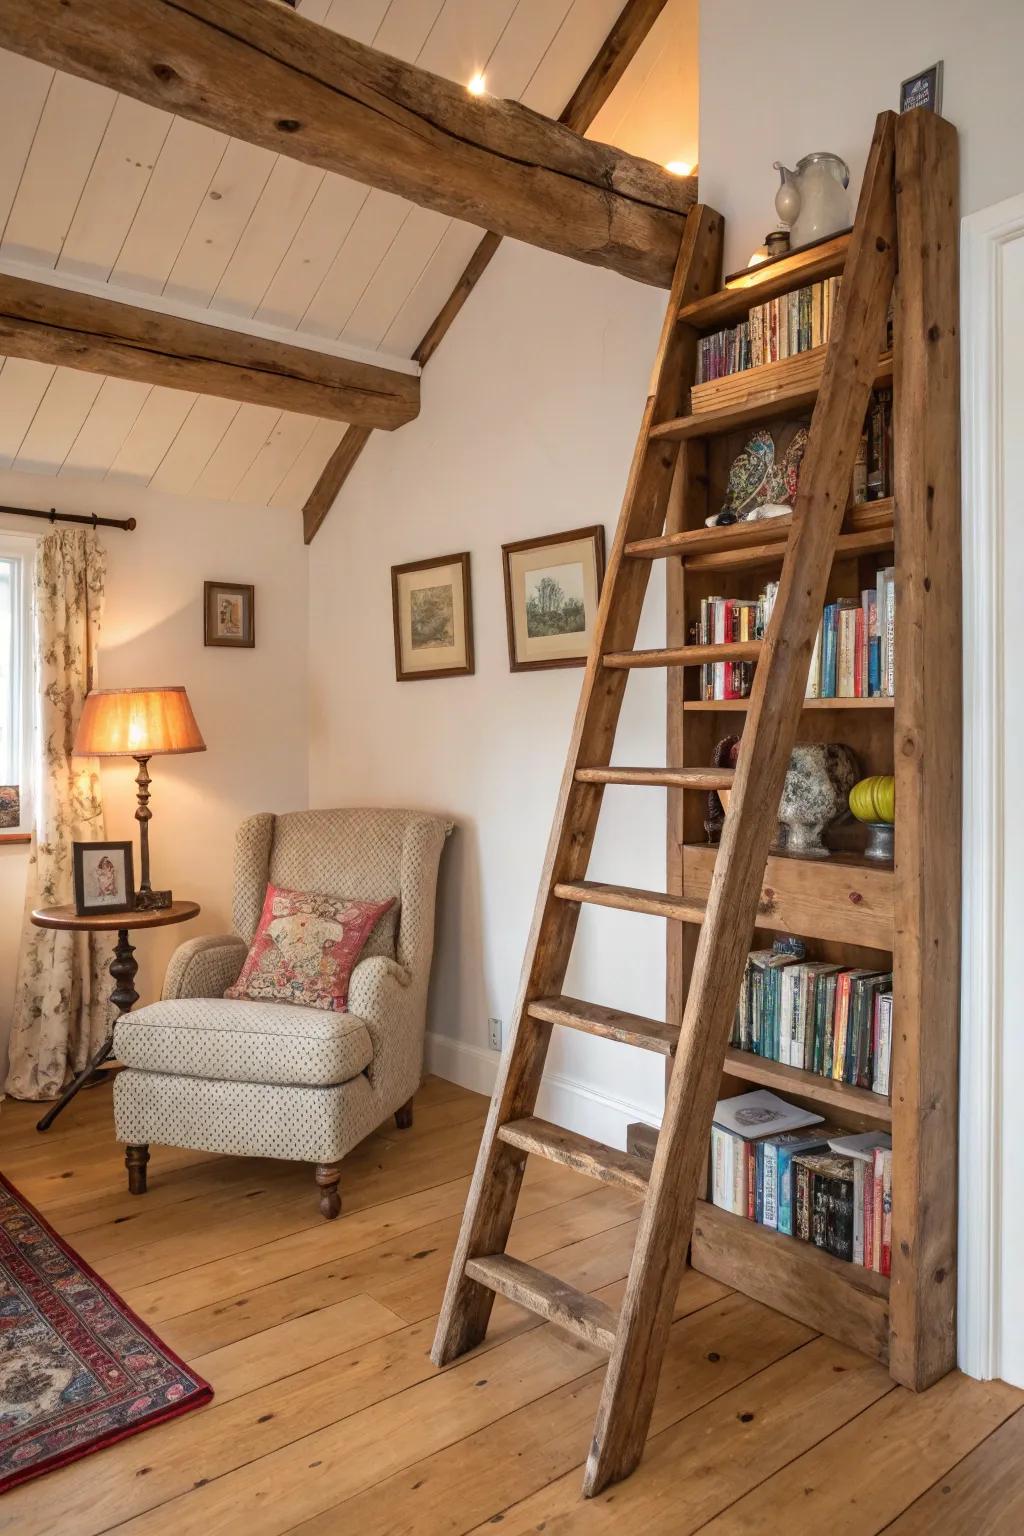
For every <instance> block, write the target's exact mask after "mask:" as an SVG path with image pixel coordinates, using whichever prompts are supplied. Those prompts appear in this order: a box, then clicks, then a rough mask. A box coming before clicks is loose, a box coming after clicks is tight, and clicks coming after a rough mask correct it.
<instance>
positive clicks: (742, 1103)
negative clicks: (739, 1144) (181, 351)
mask: <svg viewBox="0 0 1024 1536" xmlns="http://www.w3.org/2000/svg"><path fill="white" fill-rule="evenodd" d="M824 1119H825V1117H824V1115H816V1114H813V1113H812V1112H811V1111H810V1110H809V1109H800V1108H799V1106H798V1105H796V1104H788V1103H787V1102H786V1100H785V1099H782V1098H780V1097H779V1095H778V1094H777V1093H772V1092H771V1090H770V1089H768V1088H758V1089H755V1090H754V1091H753V1092H752V1093H740V1094H737V1095H735V1096H734V1097H733V1098H729V1099H719V1101H718V1103H717V1104H716V1105H715V1113H714V1116H713V1123H714V1124H715V1125H716V1126H718V1127H719V1128H720V1129H721V1130H724V1131H728V1132H730V1133H731V1134H732V1135H734V1136H738V1137H742V1138H747V1137H751V1138H754V1137H758V1136H776V1135H778V1134H779V1133H780V1132H781V1131H796V1130H800V1129H802V1128H803V1127H804V1126H807V1125H821V1124H822V1123H823V1121H824Z"/></svg>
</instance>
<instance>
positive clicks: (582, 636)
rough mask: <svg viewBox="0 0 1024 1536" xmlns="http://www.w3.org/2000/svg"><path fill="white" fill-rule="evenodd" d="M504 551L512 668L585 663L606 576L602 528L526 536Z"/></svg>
mask: <svg viewBox="0 0 1024 1536" xmlns="http://www.w3.org/2000/svg"><path fill="white" fill-rule="evenodd" d="M501 553H502V558H503V560H504V563H505V617H506V620H507V623H508V662H509V666H510V668H511V669H512V671H513V672H528V671H535V670H537V669H539V668H541V667H582V666H584V665H585V664H586V660H587V655H588V653H589V651H590V641H591V636H592V635H593V632H594V619H595V617H596V615H597V603H598V598H599V597H600V595H601V582H602V581H603V579H604V529H603V528H602V527H601V526H600V525H598V526H597V527H594V528H573V529H571V530H570V531H569V532H568V533H551V534H548V536H547V538H544V539H523V540H521V541H520V542H519V543H518V544H503V545H502V547H501Z"/></svg>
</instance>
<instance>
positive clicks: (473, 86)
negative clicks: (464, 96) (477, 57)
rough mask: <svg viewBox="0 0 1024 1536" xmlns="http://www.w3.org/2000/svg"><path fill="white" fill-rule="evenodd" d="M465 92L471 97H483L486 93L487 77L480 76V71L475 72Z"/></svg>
mask: <svg viewBox="0 0 1024 1536" xmlns="http://www.w3.org/2000/svg"><path fill="white" fill-rule="evenodd" d="M466 90H467V91H468V92H469V94H470V95H471V96H483V95H485V94H486V92H487V77H486V75H484V74H481V72H480V70H477V72H476V74H475V75H474V76H473V78H472V80H471V81H470V82H469V84H468V85H467V86H466Z"/></svg>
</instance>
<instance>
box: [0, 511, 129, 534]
mask: <svg viewBox="0 0 1024 1536" xmlns="http://www.w3.org/2000/svg"><path fill="white" fill-rule="evenodd" d="M0 512H3V513H10V514H11V515H12V516H14V517H41V518H43V519H44V520H45V521H46V522H48V523H87V524H88V525H89V527H90V528H120V529H122V530H123V532H125V533H131V531H132V529H133V528H134V527H135V519H134V517H97V516H96V514H95V512H92V513H88V514H86V515H84V516H83V515H81V514H79V513H77V512H58V511H56V510H55V509H54V508H53V507H51V508H50V510H49V512H37V511H35V510H34V509H30V508H28V507H0Z"/></svg>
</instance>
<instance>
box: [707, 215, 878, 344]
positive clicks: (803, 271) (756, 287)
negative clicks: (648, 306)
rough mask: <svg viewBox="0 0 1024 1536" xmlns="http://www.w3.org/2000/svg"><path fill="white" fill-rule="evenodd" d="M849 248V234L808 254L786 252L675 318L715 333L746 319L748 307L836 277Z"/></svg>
mask: <svg viewBox="0 0 1024 1536" xmlns="http://www.w3.org/2000/svg"><path fill="white" fill-rule="evenodd" d="M849 248H850V235H849V231H847V232H845V233H843V234H840V235H834V236H833V237H832V239H831V240H825V241H822V242H821V243H820V244H818V245H815V246H813V247H812V248H811V249H810V250H808V251H790V252H788V253H787V254H786V255H785V256H780V257H778V258H777V259H776V260H775V261H767V262H762V263H761V265H760V266H758V267H750V268H749V269H748V270H747V271H746V272H740V273H739V274H738V275H737V276H736V277H733V278H730V279H729V281H728V282H727V283H726V285H725V287H724V288H719V290H718V292H717V293H711V294H708V296H707V298H706V299H695V300H694V302H693V303H692V304H684V305H683V307H682V309H681V310H680V311H679V318H680V320H682V321H683V322H684V323H685V324H686V325H692V326H693V328H694V330H697V331H717V330H719V329H720V328H721V327H723V326H726V325H735V323H736V321H737V320H744V319H746V315H747V311H748V310H749V309H750V306H751V304H764V303H766V302H767V300H768V299H777V298H779V297H781V295H782V294H784V293H788V292H789V290H790V289H791V288H796V287H799V286H800V285H802V284H803V283H819V282H821V281H822V280H823V279H824V278H826V277H838V276H839V274H840V273H841V272H842V270H843V268H844V267H845V266H846V253H847V251H848V250H849Z"/></svg>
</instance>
